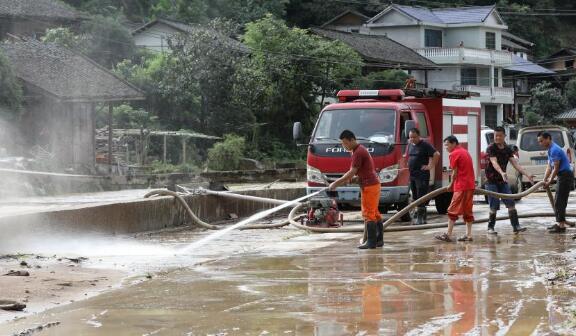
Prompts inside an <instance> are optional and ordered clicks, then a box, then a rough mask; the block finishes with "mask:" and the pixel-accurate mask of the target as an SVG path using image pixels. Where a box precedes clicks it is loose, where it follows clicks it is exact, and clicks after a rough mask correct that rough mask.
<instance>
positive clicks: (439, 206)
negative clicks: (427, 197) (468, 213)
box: [434, 193, 452, 215]
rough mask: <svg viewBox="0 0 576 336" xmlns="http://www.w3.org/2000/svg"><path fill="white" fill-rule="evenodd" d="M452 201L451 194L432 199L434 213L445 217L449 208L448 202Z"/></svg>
mask: <svg viewBox="0 0 576 336" xmlns="http://www.w3.org/2000/svg"><path fill="white" fill-rule="evenodd" d="M451 201H452V193H443V194H441V195H438V196H437V197H436V198H435V199H434V203H436V211H438V213H439V214H440V215H445V214H446V213H448V207H449V206H450V202H451Z"/></svg>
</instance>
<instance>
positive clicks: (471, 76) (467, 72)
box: [460, 68, 478, 85]
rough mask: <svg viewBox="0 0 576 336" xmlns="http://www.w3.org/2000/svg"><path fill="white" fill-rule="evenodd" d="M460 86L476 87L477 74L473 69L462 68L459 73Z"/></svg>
mask: <svg viewBox="0 0 576 336" xmlns="http://www.w3.org/2000/svg"><path fill="white" fill-rule="evenodd" d="M460 82H461V84H462V85H478V72H477V71H476V69H475V68H463V69H462V70H461V71H460Z"/></svg>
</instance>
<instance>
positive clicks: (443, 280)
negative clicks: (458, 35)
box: [0, 194, 576, 336]
mask: <svg viewBox="0 0 576 336" xmlns="http://www.w3.org/2000/svg"><path fill="white" fill-rule="evenodd" d="M571 207H572V208H574V206H571ZM518 208H519V210H520V211H519V212H520V213H521V214H522V213H529V212H533V211H549V210H550V208H549V205H548V204H547V199H546V196H545V195H544V194H538V195H535V196H533V197H530V198H527V199H525V200H523V201H522V202H520V203H519V204H518ZM475 211H476V214H477V216H478V217H479V218H482V217H484V216H485V214H486V206H485V205H478V206H476V208H475ZM502 214H504V212H503V213H502ZM550 222H551V219H548V218H537V219H533V220H523V221H522V224H523V225H524V226H527V227H528V231H527V232H526V233H523V234H521V235H518V236H515V235H513V234H512V232H511V229H510V227H509V224H508V222H500V223H499V224H498V226H497V229H498V231H499V232H500V234H499V235H498V236H496V237H494V236H486V235H485V234H484V230H483V229H484V227H485V225H484V224H479V225H477V226H476V229H475V241H474V242H472V243H442V242H437V241H435V240H434V239H433V236H434V234H437V233H438V232H440V231H441V230H430V231H421V232H420V231H415V232H414V231H413V232H398V233H388V234H386V235H385V247H384V248H383V249H381V250H370V251H360V250H357V249H356V248H355V246H356V244H357V240H358V235H357V234H330V235H311V234H305V233H303V232H301V231H297V230H294V229H279V230H267V231H242V232H234V233H232V234H230V235H229V236H226V237H223V238H221V239H219V240H217V241H215V242H213V243H211V244H210V245H209V246H206V247H204V248H202V250H201V251H196V252H195V253H193V254H190V255H179V254H178V253H177V251H178V249H180V248H182V247H184V246H186V244H188V243H189V242H191V241H194V240H196V239H198V238H200V237H203V236H205V235H206V234H207V233H205V232H198V231H190V230H172V231H164V232H158V233H150V234H142V235H138V236H137V237H135V238H132V239H133V240H135V241H138V242H140V243H142V244H151V245H153V246H155V247H156V248H157V250H156V251H155V254H153V255H149V254H148V255H147V254H142V255H134V256H130V257H124V256H122V255H121V253H119V254H118V255H115V256H108V257H104V258H100V259H99V260H98V259H94V258H91V260H93V264H92V267H99V268H100V267H104V268H108V267H113V266H115V267H118V268H120V269H125V270H128V271H131V272H134V273H140V274H142V273H145V272H146V273H150V274H151V279H150V280H149V281H145V282H141V283H137V284H134V285H126V286H124V287H123V288H120V289H116V290H113V291H108V292H106V293H104V294H102V295H99V296H96V297H93V298H91V299H88V300H84V301H80V302H74V303H71V304H69V305H66V306H62V307H58V308H54V309H51V310H48V311H45V312H43V313H40V314H36V315H32V316H28V317H25V318H21V319H18V320H15V321H11V322H8V323H4V324H0V335H12V334H14V333H17V332H21V331H24V330H27V329H29V328H34V327H37V326H43V325H49V324H50V323H52V322H58V323H59V324H57V325H53V326H51V327H47V328H45V329H44V330H42V331H39V332H38V333H35V335H36V334H38V335H330V336H332V335H436V334H444V335H531V334H532V335H556V334H574V333H575V332H576V329H575V327H576V325H575V324H574V321H575V320H574V317H575V315H576V306H574V305H573V302H574V301H575V300H574V299H575V298H576V287H575V286H574V273H576V271H575V267H574V254H573V252H572V250H574V248H575V247H576V243H575V242H574V241H573V240H572V239H571V234H570V232H569V233H568V234H566V235H549V234H547V233H546V231H545V226H546V225H549V224H550ZM456 230H457V231H458V232H462V230H463V228H462V227H459V228H457V229H456ZM572 231H573V232H572V233H576V230H574V229H572Z"/></svg>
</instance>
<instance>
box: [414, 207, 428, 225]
mask: <svg viewBox="0 0 576 336" xmlns="http://www.w3.org/2000/svg"><path fill="white" fill-rule="evenodd" d="M425 212H426V208H422V207H418V210H416V225H422V224H426V219H425V218H424V216H426V214H425Z"/></svg>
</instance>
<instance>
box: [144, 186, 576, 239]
mask: <svg viewBox="0 0 576 336" xmlns="http://www.w3.org/2000/svg"><path fill="white" fill-rule="evenodd" d="M543 185H544V182H538V183H536V184H535V185H533V186H532V187H531V188H529V189H527V190H525V191H523V192H521V193H517V194H501V193H496V192H492V191H488V190H485V189H479V188H477V189H476V190H475V194H476V195H486V196H493V197H496V198H501V199H514V200H516V199H520V198H523V197H526V196H528V195H530V194H532V193H533V192H535V191H537V190H539V189H540V188H541V187H542V186H543ZM544 189H545V190H546V193H547V195H548V199H549V201H550V204H551V206H552V208H553V209H554V212H538V213H528V214H520V215H518V218H534V217H554V216H555V215H556V213H555V208H554V197H553V196H552V192H551V191H550V188H549V187H547V188H544ZM203 192H205V193H208V194H213V195H217V196H223V197H231V198H237V199H244V200H250V201H258V202H263V203H269V204H275V205H279V204H280V205H281V204H285V203H289V202H290V201H284V200H276V199H270V198H261V197H255V196H248V195H239V194H234V193H227V192H218V191H210V190H203ZM446 192H449V190H448V188H446V187H444V188H440V189H436V190H434V191H432V192H430V193H428V194H427V195H425V196H423V197H421V198H420V199H418V200H416V201H414V202H412V203H410V204H409V205H408V206H406V207H405V208H404V209H402V210H401V211H399V212H397V213H396V214H394V215H393V216H392V217H390V218H389V219H388V220H387V221H386V222H384V224H383V227H384V229H387V230H386V231H388V232H396V231H411V230H427V229H438V228H443V227H446V226H448V223H434V224H424V225H404V226H393V227H390V228H388V227H389V226H390V225H391V224H393V223H395V222H396V221H397V220H398V219H400V218H401V217H402V216H403V215H405V214H406V213H408V212H409V211H410V210H412V209H413V208H415V207H417V206H419V205H420V204H424V203H427V202H428V201H430V200H431V199H434V198H436V197H437V196H439V195H441V194H443V193H446ZM152 196H172V197H174V198H175V199H176V200H177V201H178V203H180V204H181V205H182V207H183V208H184V210H185V212H186V213H187V214H188V216H189V217H190V219H191V220H192V223H193V224H194V225H197V226H199V227H202V228H205V229H209V230H219V229H222V226H219V225H214V224H210V223H207V222H205V221H203V220H202V219H200V218H199V217H198V216H197V215H196V214H195V213H194V212H193V211H192V209H191V208H190V206H188V203H187V202H186V200H185V199H184V198H183V197H182V196H181V195H180V194H179V193H176V192H173V191H169V190H154V191H151V192H149V193H148V194H146V195H145V196H144V197H145V198H150V197H152ZM303 206H304V203H298V204H297V205H296V206H295V207H294V208H293V209H292V210H291V211H290V213H289V215H288V219H287V220H286V221H283V222H280V223H275V224H253V225H245V226H243V227H241V228H239V230H255V229H271V228H280V227H283V226H286V225H288V224H292V225H293V226H294V227H296V228H298V229H301V230H305V231H308V232H313V233H353V232H364V225H354V226H346V227H338V228H322V227H312V226H306V225H303V224H301V223H299V222H298V220H299V218H300V217H301V215H298V211H300V210H301V209H302V207H303ZM566 216H568V217H576V213H566ZM506 219H509V216H499V217H497V218H496V220H497V221H501V220H506ZM486 222H488V219H479V220H475V221H474V222H473V223H474V224H478V223H486ZM463 224H464V223H463V222H457V223H456V225H463Z"/></svg>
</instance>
